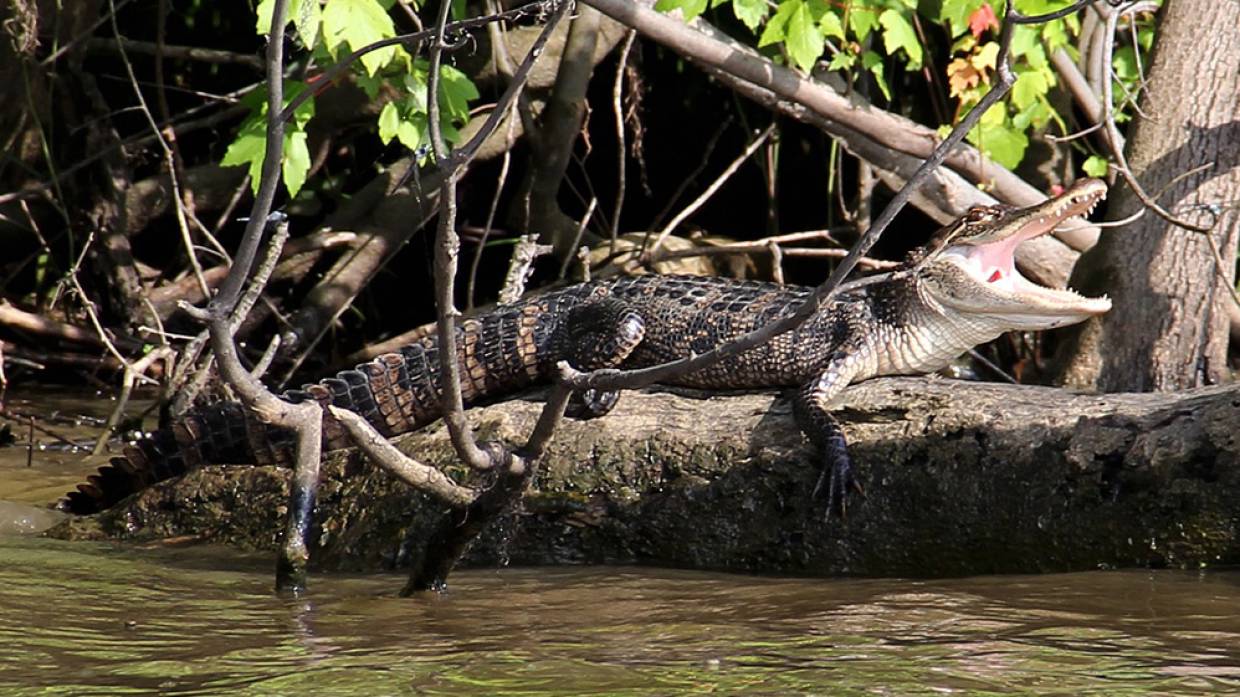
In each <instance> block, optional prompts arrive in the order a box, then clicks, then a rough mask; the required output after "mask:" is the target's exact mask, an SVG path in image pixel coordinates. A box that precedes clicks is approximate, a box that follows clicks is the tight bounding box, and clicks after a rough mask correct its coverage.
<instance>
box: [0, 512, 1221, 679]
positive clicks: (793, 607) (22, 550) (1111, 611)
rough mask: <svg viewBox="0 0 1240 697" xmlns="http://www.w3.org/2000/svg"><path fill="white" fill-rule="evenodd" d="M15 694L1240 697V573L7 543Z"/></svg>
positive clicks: (4, 595) (3, 618)
mask: <svg viewBox="0 0 1240 697" xmlns="http://www.w3.org/2000/svg"><path fill="white" fill-rule="evenodd" d="M0 559H3V560H4V563H3V564H0V642H2V643H3V646H4V647H5V650H4V651H3V652H0V694H4V695H18V696H20V695H96V694H97V695H113V694H115V695H121V694H167V695H206V694H230V695H266V694H311V695H318V694H336V695H386V694H393V695H395V694H420V695H474V694H477V695H535V694H556V695H573V694H616V695H668V694H683V693H714V694H772V695H773V694H900V695H904V694H942V693H953V692H954V693H961V694H979V693H995V694H997V693H1028V692H1035V691H1036V692H1041V693H1046V694H1065V695H1067V694H1097V695H1115V694H1126V693H1128V694H1205V693H1211V692H1215V693H1221V692H1236V691H1240V619H1238V617H1237V609H1240V572H1211V573H1185V572H1162V571H1159V572H1147V571H1124V572H1114V571H1108V572H1093V573H1081V574H1063V575H1048V576H1036V577H1033V576H1022V577H983V578H969V579H956V580H941V581H905V580H892V579H883V580H853V579H840V580H818V579H785V578H759V577H752V576H736V575H727V574H711V573H698V572H686V571H665V570H656V569H644V568H567V569H498V570H471V571H464V572H459V573H457V574H456V575H455V576H453V579H452V580H453V584H452V588H451V590H450V592H449V593H448V594H446V595H444V596H438V597H436V596H422V597H415V598H398V597H396V596H395V593H396V591H397V590H398V589H399V588H400V587H401V585H402V583H403V580H404V579H403V578H402V577H401V576H398V575H394V574H375V575H369V576H362V577H359V576H343V575H316V576H314V577H313V579H312V582H313V586H312V588H311V591H310V592H309V594H308V595H307V596H305V597H303V598H300V599H291V598H280V597H277V596H275V595H274V594H273V593H272V592H271V581H272V574H271V568H270V567H271V563H270V559H268V558H266V557H259V556H253V555H243V554H240V553H237V552H235V551H232V550H223V549H212V548H203V547H192V548H184V549H177V548H147V549H134V548H130V547H122V546H113V545H107V544H92V543H66V542H60V541H55V540H43V539H39V538H33V537H14V536H9V537H4V538H0Z"/></svg>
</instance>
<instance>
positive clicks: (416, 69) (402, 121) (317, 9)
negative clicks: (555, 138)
mask: <svg viewBox="0 0 1240 697" xmlns="http://www.w3.org/2000/svg"><path fill="white" fill-rule="evenodd" d="M694 1H696V0H694ZM700 1H701V5H702V7H703V8H705V2H706V0H700ZM393 4H394V3H393V2H392V0H290V2H289V17H288V21H289V22H290V23H292V25H293V28H294V30H295V36H296V37H297V40H298V42H300V44H301V45H302V46H303V47H304V48H305V49H307V50H308V51H310V52H311V54H312V55H313V57H314V63H315V65H316V69H319V70H324V69H326V68H327V67H329V66H326V65H324V64H325V63H330V62H332V61H339V60H342V59H343V58H344V57H345V56H347V55H348V54H349V53H351V52H353V51H356V50H358V49H360V48H362V47H364V46H367V45H369V44H372V43H374V42H376V41H381V40H383V39H388V38H392V37H394V36H395V35H396V27H395V24H394V23H393V22H392V18H391V16H390V15H389V14H388V12H389V10H390V9H391V7H392V5H393ZM417 5H420V3H415V6H417ZM273 7H274V0H260V2H259V4H258V7H257V8H256V20H255V29H256V30H257V32H258V33H259V34H269V33H270V32H271V15H272V10H273ZM464 11H465V9H464V3H463V2H462V1H461V0H454V1H453V12H454V14H455V15H456V16H458V17H459V16H461V15H462V14H463V13H464ZM699 12H700V10H699ZM352 70H353V73H352V78H353V80H354V81H355V82H356V83H357V84H358V85H359V86H360V87H361V88H362V89H363V90H365V91H366V93H367V94H368V95H369V96H370V98H371V99H385V100H386V103H385V104H384V106H383V108H382V109H381V110H380V112H379V119H378V122H377V124H376V125H377V128H378V135H379V138H380V139H381V140H382V141H383V142H384V143H385V144H387V143H390V142H391V141H392V139H393V138H395V139H397V140H399V141H400V143H401V144H402V145H404V146H405V147H407V148H409V149H410V150H413V151H417V150H418V149H419V148H420V147H422V146H424V145H426V144H427V143H429V142H430V137H429V126H428V120H427V119H428V104H427V95H426V92H427V85H428V79H427V77H428V65H427V62H426V61H424V60H414V59H413V57H412V56H410V55H409V53H408V52H407V51H405V49H404V48H403V47H401V46H385V47H383V48H380V49H377V50H374V51H370V52H368V53H366V54H364V55H363V56H362V57H361V58H360V59H359V60H358V62H356V63H354V65H353V68H352ZM439 76H440V79H439V101H440V125H441V126H442V128H443V133H444V138H445V139H446V140H447V141H448V142H449V143H456V142H458V141H459V140H460V134H459V131H458V128H459V127H460V126H461V125H463V124H464V123H465V122H466V121H467V120H468V118H469V102H470V101H471V100H475V99H477V98H478V90H477V88H476V87H474V84H473V82H471V81H470V79H469V77H468V76H467V75H465V73H462V72H461V71H459V70H457V69H456V68H453V67H451V66H443V67H442V68H441V69H440V73H439ZM305 89H306V85H305V84H303V83H299V82H294V81H291V80H286V81H285V84H284V92H285V95H286V100H291V99H292V98H293V97H295V96H296V95H297V94H300V93H301V92H303V91H304V90H305ZM243 103H245V104H246V105H248V106H249V107H250V109H251V111H250V114H249V116H247V118H246V119H245V121H244V122H242V124H241V127H240V129H238V132H237V136H236V138H235V139H234V140H233V142H232V143H230V144H229V146H228V150H227V152H225V154H224V159H223V160H222V162H221V164H223V165H225V166H245V165H248V166H249V168H250V174H251V178H252V184H253V186H254V187H255V190H257V187H258V180H259V173H260V172H261V170H262V165H263V157H264V155H265V151H266V142H265V140H266V118H267V107H266V93H265V91H259V92H256V93H253V94H251V95H250V96H249V97H247V98H246V100H244V102H243ZM286 103H287V101H286ZM313 116H314V100H313V99H310V100H308V101H307V102H306V103H305V104H304V105H302V106H301V107H299V108H298V109H297V113H296V114H295V115H294V117H293V119H292V120H291V121H290V122H289V123H288V124H286V126H285V136H284V159H283V162H282V163H281V164H282V166H281V171H282V172H283V175H284V185H285V188H287V189H288V192H289V195H290V196H295V195H296V194H297V192H298V191H299V190H300V189H301V187H302V186H303V185H304V184H305V181H306V176H307V173H308V172H309V171H310V151H309V148H308V146H307V143H306V123H307V122H309V120H310V119H311V118H312V117H313Z"/></svg>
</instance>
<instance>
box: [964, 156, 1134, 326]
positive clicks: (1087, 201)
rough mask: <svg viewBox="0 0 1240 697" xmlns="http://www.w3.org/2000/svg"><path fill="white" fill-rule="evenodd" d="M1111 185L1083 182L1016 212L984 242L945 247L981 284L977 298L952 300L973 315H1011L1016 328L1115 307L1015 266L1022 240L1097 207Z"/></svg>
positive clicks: (1086, 315)
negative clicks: (1024, 273) (1045, 281)
mask: <svg viewBox="0 0 1240 697" xmlns="http://www.w3.org/2000/svg"><path fill="white" fill-rule="evenodd" d="M1106 191H1107V187H1106V184H1104V183H1103V182H1101V181H1099V180H1096V179H1086V180H1082V181H1080V182H1078V183H1077V184H1076V185H1074V186H1073V187H1072V188H1071V189H1069V190H1068V191H1066V192H1064V193H1063V194H1062V195H1060V196H1058V197H1056V198H1054V199H1052V200H1049V201H1047V202H1045V203H1043V204H1040V205H1037V206H1031V207H1029V208H1023V209H1020V210H1017V211H1013V212H1012V214H1011V215H1010V216H1009V217H1008V218H1007V219H1005V220H1004V221H1002V222H1001V223H1000V224H999V225H997V226H996V229H995V231H994V232H993V233H990V234H987V235H986V236H985V239H984V241H982V240H979V241H971V242H969V243H963V244H957V245H953V246H951V247H948V248H947V249H945V250H944V251H943V257H944V259H945V260H947V261H950V262H952V263H954V264H955V265H957V266H958V267H960V268H961V269H962V270H964V271H965V272H967V274H968V276H969V278H970V279H971V280H972V281H973V283H975V284H977V287H976V288H975V292H974V293H970V294H969V295H970V296H972V297H968V298H964V299H958V300H961V302H959V303H958V302H950V303H948V304H950V305H953V306H956V307H957V308H958V309H961V310H966V311H970V312H973V313H985V314H990V313H993V314H996V315H1002V316H1004V317H1010V318H1011V319H1012V324H1013V328H1030V329H1040V328H1050V327H1057V326H1064V325H1067V324H1073V323H1075V322H1080V321H1082V320H1085V319H1088V318H1089V317H1092V316H1095V315H1100V314H1103V313H1105V312H1107V311H1108V310H1110V309H1111V301H1110V300H1109V299H1108V298H1106V297H1105V296H1104V297H1101V298H1088V297H1085V296H1083V295H1080V294H1079V293H1077V292H1075V291H1073V290H1072V289H1070V288H1063V289H1058V288H1049V287H1046V286H1042V285H1039V284H1037V283H1034V282H1033V281H1030V280H1029V279H1027V278H1025V277H1024V276H1022V275H1021V274H1020V272H1019V271H1017V270H1016V261H1015V252H1016V248H1017V246H1019V245H1020V243H1021V242H1024V241H1026V240H1030V239H1033V238H1035V237H1040V236H1042V235H1045V234H1048V233H1050V232H1051V231H1053V230H1054V229H1055V228H1056V227H1057V226H1058V225H1059V224H1060V223H1062V222H1063V221H1065V220H1067V219H1068V218H1070V217H1072V216H1076V215H1085V214H1088V213H1089V212H1090V211H1091V210H1093V208H1094V206H1095V205H1096V204H1097V203H1098V201H1100V200H1102V199H1103V198H1105V196H1106Z"/></svg>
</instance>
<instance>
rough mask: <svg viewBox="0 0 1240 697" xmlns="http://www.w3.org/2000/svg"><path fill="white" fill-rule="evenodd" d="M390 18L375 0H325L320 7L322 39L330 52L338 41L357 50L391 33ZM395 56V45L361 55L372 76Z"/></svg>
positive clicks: (339, 43) (367, 70)
mask: <svg viewBox="0 0 1240 697" xmlns="http://www.w3.org/2000/svg"><path fill="white" fill-rule="evenodd" d="M395 33H396V30H395V27H394V26H393V25H392V18H391V17H389V16H388V14H387V12H385V11H384V10H383V7H382V6H380V5H379V3H378V2H376V1H375V0H327V5H326V6H325V7H324V8H323V40H324V42H326V44H327V48H328V49H329V50H331V51H332V53H333V54H337V53H338V52H339V49H340V47H341V45H342V44H348V46H349V48H350V49H353V50H357V49H359V48H361V47H363V46H365V45H367V44H370V43H374V42H375V41H379V40H381V39H387V38H390V37H392V36H395ZM395 56H396V47H395V46H386V47H384V48H381V49H379V50H377V51H371V52H370V53H367V54H366V55H364V56H362V58H361V60H362V65H364V66H365V67H366V72H367V73H369V74H371V75H374V74H375V73H377V72H379V69H380V68H382V67H383V66H385V65H387V64H388V63H389V62H390V61H391V60H392V58H394V57H395Z"/></svg>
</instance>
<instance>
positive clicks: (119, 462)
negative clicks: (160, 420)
mask: <svg viewBox="0 0 1240 697" xmlns="http://www.w3.org/2000/svg"><path fill="white" fill-rule="evenodd" d="M245 412H246V410H245V407H243V406H242V405H240V404H237V403H235V402H221V403H219V404H212V405H209V406H205V407H199V408H197V409H194V410H193V411H192V412H190V413H188V414H186V415H185V416H184V417H183V418H181V419H179V420H178V421H177V422H176V424H175V425H173V426H172V428H169V429H161V430H159V431H156V432H155V433H154V434H152V435H151V436H150V437H149V438H143V439H142V440H140V441H138V442H136V443H134V444H132V445H127V446H125V451H124V455H123V456H121V457H114V458H112V460H111V463H110V464H108V465H104V466H103V467H100V468H99V471H98V472H96V473H95V474H92V475H90V476H89V477H87V478H86V481H85V482H83V483H82V484H78V486H77V490H75V491H71V492H69V493H68V494H66V495H65V497H64V498H63V499H61V501H60V502H59V503H58V504H57V507H58V508H60V509H61V510H63V511H67V512H69V513H77V514H87V513H96V512H98V511H102V510H105V509H107V508H110V507H111V506H113V505H114V504H116V503H117V502H119V501H120V500H121V499H123V498H125V497H126V496H129V495H130V494H132V493H134V492H136V491H139V490H141V489H143V488H145V487H148V486H150V485H151V484H154V483H156V482H160V481H163V480H165V479H171V478H173V477H177V476H180V475H181V474H184V473H185V472H186V471H187V470H189V469H191V468H193V467H196V466H198V465H200V464H202V463H204V462H230V463H232V462H235V463H238V464H253V463H254V462H255V458H254V449H253V448H252V447H251V446H250V443H249V441H250V438H248V437H247V430H248V429H250V428H251V424H253V425H254V426H260V427H261V424H257V423H256V422H253V420H252V419H250V418H248V417H247V416H246V413H245ZM272 430H274V429H272Z"/></svg>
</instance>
